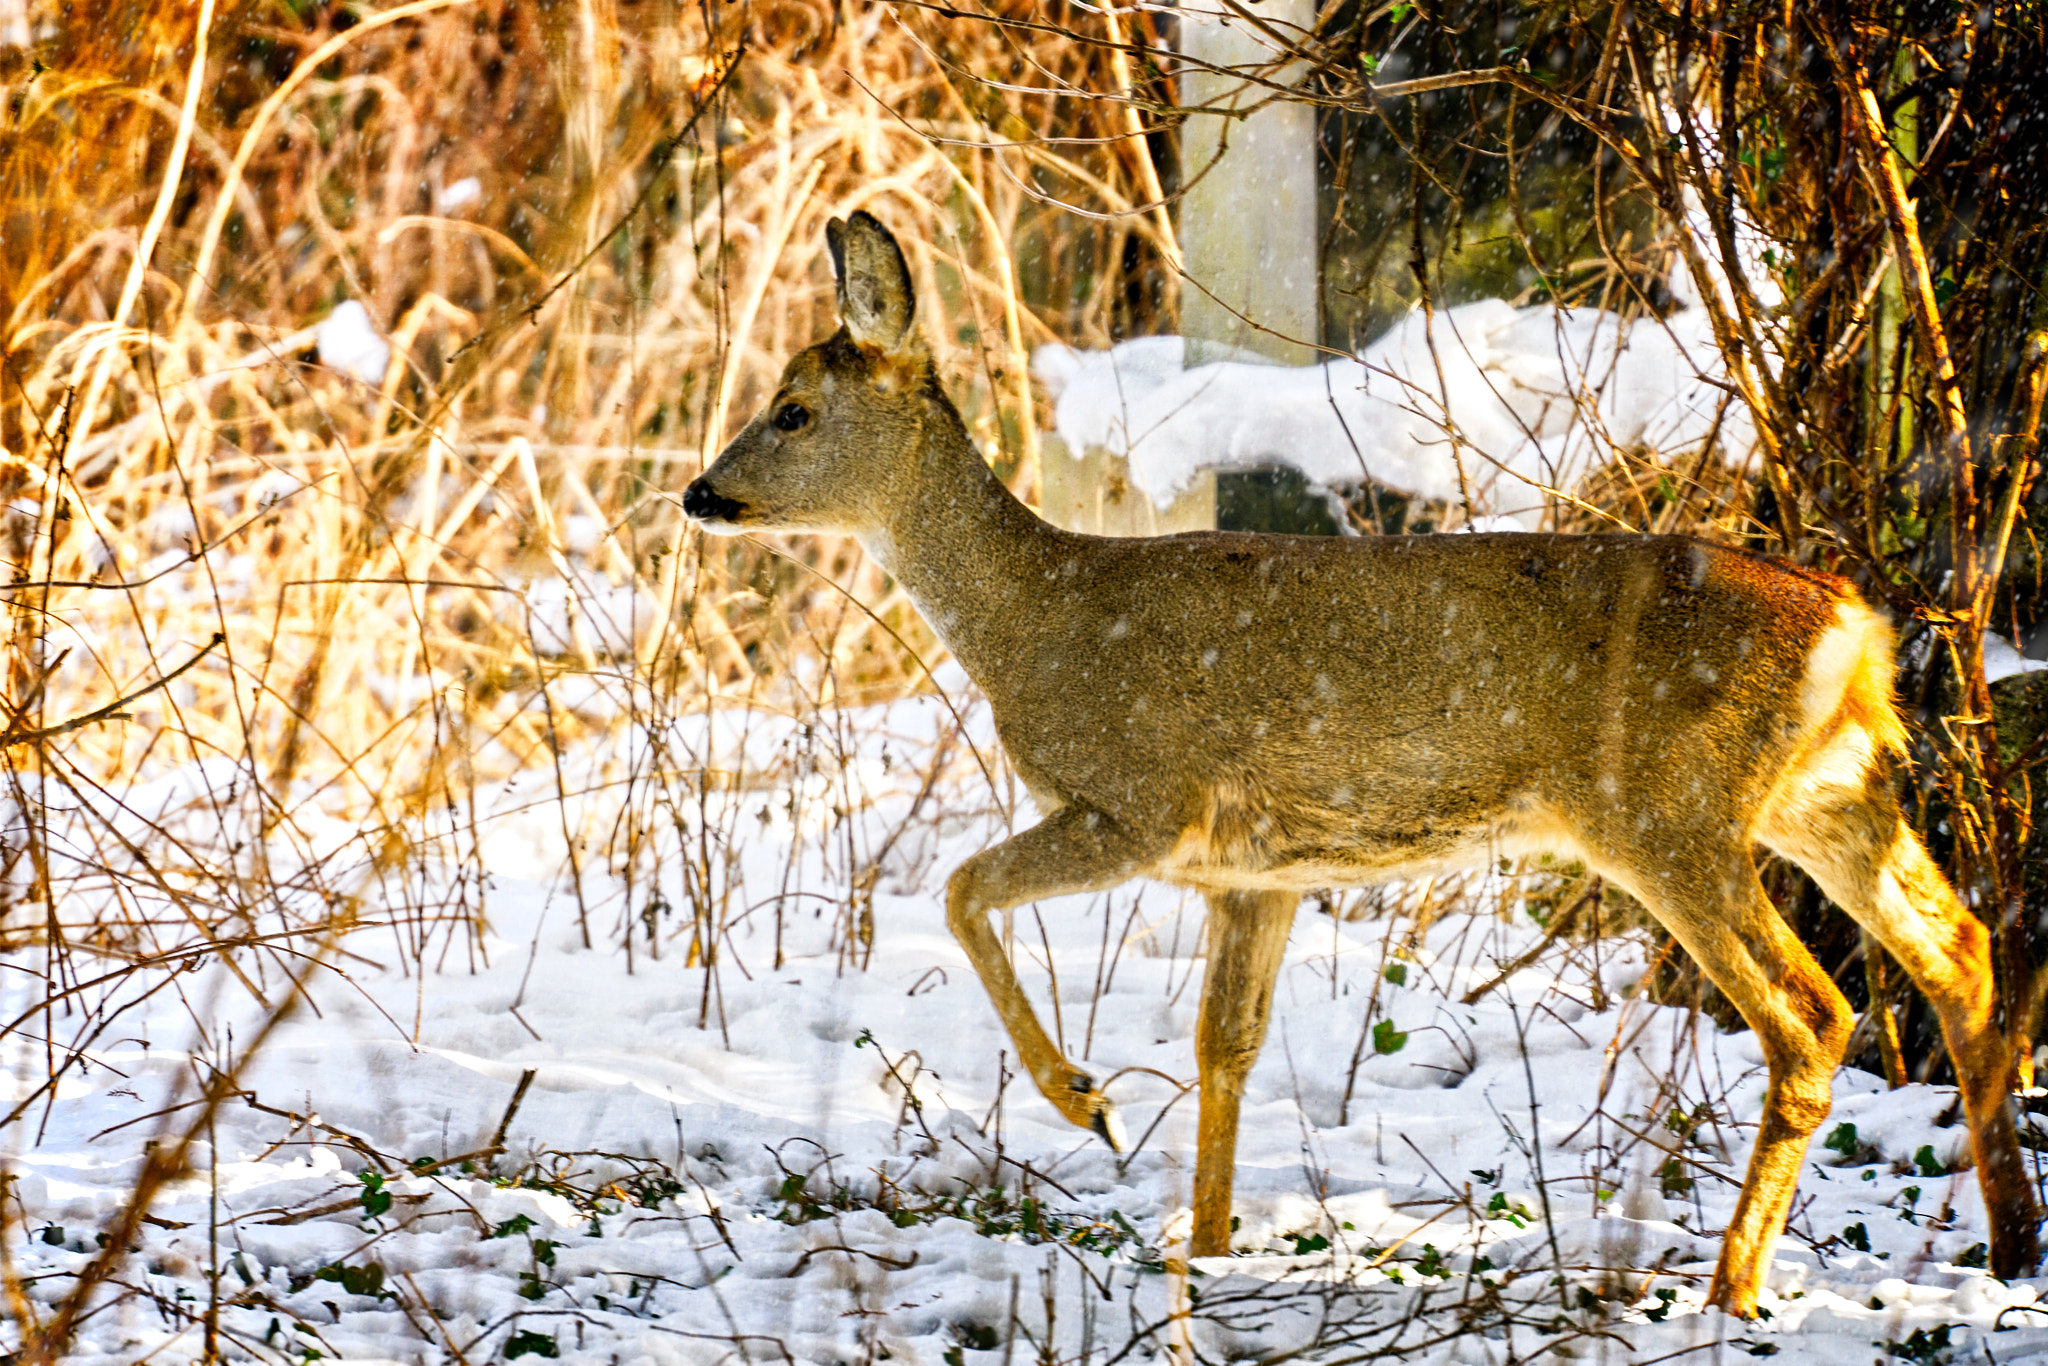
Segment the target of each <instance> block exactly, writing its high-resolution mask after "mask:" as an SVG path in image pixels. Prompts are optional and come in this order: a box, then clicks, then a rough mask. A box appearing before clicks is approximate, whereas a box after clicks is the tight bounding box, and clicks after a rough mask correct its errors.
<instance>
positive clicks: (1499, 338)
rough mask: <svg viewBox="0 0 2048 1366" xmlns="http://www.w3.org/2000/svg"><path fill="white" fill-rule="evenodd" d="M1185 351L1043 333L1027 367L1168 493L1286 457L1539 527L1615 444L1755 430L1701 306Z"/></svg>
mask: <svg viewBox="0 0 2048 1366" xmlns="http://www.w3.org/2000/svg"><path fill="white" fill-rule="evenodd" d="M1184 357H1185V343H1184V342H1183V341H1182V339H1180V338H1178V337H1146V338H1141V339H1138V340H1135V341H1128V342H1123V343H1121V344H1119V345H1118V346H1116V347H1113V348H1112V349H1110V350H1108V351H1098V352H1082V351H1075V350H1073V349H1072V348H1070V347H1066V346H1046V347H1042V348H1041V349H1040V350H1039V352H1038V353H1037V355H1036V356H1035V357H1034V358H1033V361H1032V373H1033V374H1035V375H1036V376H1037V377H1038V378H1039V380H1040V381H1041V382H1042V383H1044V384H1045V386H1046V388H1047V390H1048V391H1049V392H1051V393H1052V395H1053V397H1054V399H1055V424H1056V426H1057V428H1058V431H1059V434H1060V437H1061V438H1062V439H1063V440H1064V441H1065V442H1066V444H1067V446H1068V448H1069V449H1070V450H1072V451H1074V452H1076V453H1078V452H1079V451H1081V450H1083V449H1085V448H1087V447H1091V446H1096V447H1102V448H1104V449H1107V450H1109V451H1111V452H1113V453H1115V454H1117V455H1121V456H1123V457H1125V458H1126V459H1127V460H1128V461H1129V462H1130V467H1131V477H1132V480H1133V482H1135V483H1136V484H1137V485H1138V487H1139V488H1141V489H1143V490H1144V491H1145V493H1146V494H1147V495H1148V496H1149V497H1150V498H1151V499H1152V500H1153V502H1154V503H1155V504H1156V505H1158V506H1159V507H1161V508H1164V507H1166V506H1167V505H1168V504H1170V503H1171V502H1172V501H1173V499H1174V497H1175V496H1176V495H1177V494H1179V493H1180V492H1181V490H1183V489H1185V488H1186V487H1187V486H1188V484H1189V483H1190V482H1192V481H1193V479H1194V478H1195V476H1196V474H1197V473H1198V472H1199V471H1201V470H1205V469H1245V468H1250V467H1254V466H1261V465H1284V466H1289V467H1291V468H1293V469H1296V470H1298V471H1300V472H1301V473H1302V474H1303V475H1304V476H1306V477H1307V478H1309V479H1311V480H1313V481H1315V482H1317V483H1319V484H1324V485H1327V486H1335V487H1343V486H1350V485H1357V484H1361V483H1367V482H1370V483H1375V484H1380V485H1384V486H1386V487H1388V488H1391V489H1395V490H1398V491H1400V492H1403V493H1407V494H1411V495H1414V496H1417V497H1421V498H1426V499H1431V500H1437V501H1450V500H1461V499H1462V498H1463V497H1464V496H1465V493H1466V491H1467V490H1468V489H1469V492H1470V495H1471V498H1472V505H1473V513H1474V515H1475V517H1476V516H1478V515H1480V514H1488V515H1491V516H1493V517H1496V518H1503V517H1504V518H1509V519H1512V520H1513V521H1514V522H1515V523H1516V524H1517V525H1521V526H1526V527H1529V528H1532V529H1533V528H1534V527H1535V526H1537V525H1538V524H1539V522H1540V518H1541V514H1542V511H1543V506H1544V503H1545V500H1546V499H1547V498H1548V497H1550V496H1553V494H1554V493H1555V492H1566V493H1568V492H1570V490H1571V489H1572V487H1573V486H1574V485H1575V484H1576V483H1577V482H1578V481H1579V480H1580V479H1582V478H1583V477H1584V476H1585V475H1586V474H1588V473H1589V472H1591V471H1592V470H1593V469H1596V468H1598V466H1599V465H1600V464H1601V463H1603V462H1604V461H1605V459H1606V458H1607V457H1608V455H1609V454H1610V453H1611V452H1612V451H1613V450H1616V449H1647V450H1650V451H1653V452H1656V453H1658V454H1660V455H1662V456H1665V457H1667V458H1669V457H1679V456H1683V455H1686V454H1689V453H1691V452H1695V451H1697V450H1699V449H1700V448H1701V446H1702V445H1703V443H1705V442H1707V441H1709V440H1712V441H1715V442H1717V444H1718V446H1719V449H1720V450H1721V452H1722V453H1723V456H1724V458H1726V459H1729V460H1730V461H1736V460H1740V459H1741V458H1743V457H1745V456H1747V454H1748V453H1749V451H1750V449H1751V447H1752V446H1753V444H1754V432H1753V429H1752V427H1751V424H1750V421H1749V414H1748V411H1747V410H1746V409H1744V408H1743V407H1742V406H1741V405H1740V404H1739V403H1738V402H1736V401H1734V400H1733V399H1732V398H1731V396H1730V395H1729V393H1728V391H1727V389H1726V388H1725V387H1724V386H1723V384H1722V383H1721V381H1720V373H1719V353H1718V351H1717V350H1716V349H1715V347H1714V343H1713V335H1712V330H1711V327H1710V325H1709V323H1708V319H1707V316H1706V312H1705V310H1703V309H1697V308H1688V309H1682V310H1680V311H1679V312H1677V313H1675V314H1673V315H1672V316H1671V317H1669V318H1666V319H1663V320H1661V321H1659V320H1652V319H1644V320H1636V321H1630V320H1625V319H1623V318H1621V317H1619V316H1617V315H1615V314H1612V313H1607V312H1603V311H1600V310H1597V309H1578V310H1557V309H1552V308H1548V307H1538V308H1525V309H1517V308H1515V307H1513V306H1512V305H1510V304H1508V303H1506V302H1504V301H1501V300H1498V299H1489V300H1484V301H1481V302H1478V303H1472V304H1465V305H1462V306H1460V307H1457V308H1452V309H1447V310H1444V311H1442V312H1440V313H1437V314H1436V315H1435V316H1434V318H1433V319H1432V318H1430V317H1427V316H1425V315H1424V314H1423V313H1422V312H1420V311H1417V312H1414V313H1411V314H1409V315H1408V316H1407V317H1406V318H1404V319H1403V320H1402V321H1401V322H1400V323H1399V324H1398V325H1396V326H1395V327H1394V328H1393V329H1391V330H1390V331H1388V332H1387V333H1385V334H1384V335H1382V336H1381V337H1379V338H1377V339H1376V340H1374V341H1373V342H1372V343H1371V344H1369V345H1368V346H1367V347H1366V348H1365V350H1364V352H1363V353H1362V354H1361V355H1359V356H1358V357H1357V358H1356V359H1348V358H1347V359H1339V360H1334V361H1331V362H1329V363H1328V364H1325V365H1315V366H1301V367H1293V366H1274V365H1262V364H1255V363H1250V362H1246V361H1224V362H1218V363H1214V364H1209V365H1201V366H1196V367H1195V368H1193V369H1184V368H1182V361H1183V359H1184ZM1461 466H1462V479H1461V474H1460V468H1461ZM1461 485H1462V486H1463V487H1461Z"/></svg>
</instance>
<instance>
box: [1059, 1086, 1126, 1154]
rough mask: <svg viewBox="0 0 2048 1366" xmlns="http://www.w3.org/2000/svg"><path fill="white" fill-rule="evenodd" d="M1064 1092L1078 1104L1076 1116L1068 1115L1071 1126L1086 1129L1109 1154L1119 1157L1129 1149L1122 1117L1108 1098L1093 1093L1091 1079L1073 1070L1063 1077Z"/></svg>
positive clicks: (1096, 1092)
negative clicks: (1115, 1154)
mask: <svg viewBox="0 0 2048 1366" xmlns="http://www.w3.org/2000/svg"><path fill="white" fill-rule="evenodd" d="M1067 1090H1068V1091H1070V1092H1072V1093H1073V1095H1074V1096H1075V1098H1076V1100H1077V1101H1078V1102H1079V1103H1078V1105H1077V1106H1076V1108H1077V1109H1078V1110H1079V1112H1080V1113H1079V1114H1072V1113H1071V1112H1070V1117H1071V1118H1073V1120H1074V1122H1075V1123H1077V1124H1079V1125H1080V1126H1081V1127H1083V1128H1085V1129H1089V1130H1091V1131H1093V1132H1094V1134H1095V1135H1096V1136H1097V1137H1098V1138H1100V1139H1101V1140H1102V1141H1103V1142H1104V1143H1107V1144H1108V1145H1109V1150H1110V1151H1111V1152H1115V1153H1120V1152H1122V1151H1124V1149H1126V1148H1128V1147H1129V1146H1130V1135H1129V1134H1127V1133H1126V1132H1124V1120H1123V1116H1122V1115H1120V1114H1118V1113H1117V1109H1116V1105H1115V1104H1114V1103H1113V1102H1112V1101H1111V1100H1110V1098H1109V1097H1108V1096H1105V1095H1103V1094H1102V1092H1101V1091H1100V1090H1098V1089H1097V1084H1096V1081H1095V1078H1093V1077H1091V1076H1089V1075H1088V1074H1087V1073H1086V1072H1083V1071H1081V1070H1080V1069H1079V1068H1075V1069H1074V1070H1073V1071H1071V1072H1069V1073H1068V1074H1067Z"/></svg>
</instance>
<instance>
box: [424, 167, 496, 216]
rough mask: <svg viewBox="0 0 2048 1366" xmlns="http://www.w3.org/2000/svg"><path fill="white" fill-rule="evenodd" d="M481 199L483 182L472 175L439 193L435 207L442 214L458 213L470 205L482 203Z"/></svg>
mask: <svg viewBox="0 0 2048 1366" xmlns="http://www.w3.org/2000/svg"><path fill="white" fill-rule="evenodd" d="M483 197H484V184H483V182H482V181H481V180H478V179H477V178H476V177H475V176H473V175H470V176H464V177H463V178H462V179H460V180H458V181H456V182H455V183H454V184H453V185H450V186H449V187H448V188H447V189H445V190H443V191H441V195H440V199H439V202H438V203H437V204H436V205H435V207H436V208H438V209H440V211H441V212H442V213H444V214H448V213H459V212H461V211H462V210H463V209H466V208H468V207H469V206H470V205H472V204H480V203H482V202H483Z"/></svg>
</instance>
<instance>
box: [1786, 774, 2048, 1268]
mask: <svg viewBox="0 0 2048 1366" xmlns="http://www.w3.org/2000/svg"><path fill="white" fill-rule="evenodd" d="M1762 838H1763V840H1764V842H1765V843H1766V844H1768V845H1770V846H1771V847H1772V848H1773V849H1776V850H1777V851H1778V852H1780V853H1782V854H1784V855H1785V856H1786V857H1788V858H1790V859H1792V860H1793V861H1794V862H1796V863H1798V864H1799V866H1800V867H1802V868H1804V869H1806V871H1807V872H1808V873H1810V874H1812V876H1813V879H1814V881H1816V882H1818V883H1819V884H1820V886H1821V890H1822V891H1824V892H1826V893H1827V894H1828V896H1829V898H1830V899H1832V900H1833V901H1834V903H1835V904H1836V905H1838V906H1840V907H1841V908H1842V909H1843V910H1845V911H1847V912H1848V913H1849V915H1850V916H1852V917H1853V918H1854V919H1855V920H1856V922H1857V923H1858V924H1860V925H1861V926H1863V928H1864V929H1866V930H1868V931H1869V932H1870V933H1871V934H1872V935H1873V936H1875V937H1876V938H1877V940H1878V942H1879V943H1881V944H1883V945H1884V947H1885V950H1886V952H1888V953H1890V954H1891V956H1892V957H1893V958H1895V959H1897V960H1898V961H1899V964H1900V966H1902V967H1904V968H1905V969H1906V972H1907V974H1908V975H1909V976H1911V977H1912V979H1913V981H1914V983H1915V985H1917V986H1918V987H1919V988H1920V990H1921V991H1922V992H1923V993H1925V994H1926V996H1927V999H1928V1001H1929V1003H1930V1004H1932V1005H1933V1007H1934V1011H1935V1014H1936V1015H1937V1016H1939V1017H1940V1020H1941V1031H1942V1035H1943V1037H1944V1038H1945V1039H1946V1040H1947V1043H1948V1052H1949V1057H1950V1058H1951V1059H1953V1060H1954V1062H1955V1065H1956V1078H1957V1081H1958V1082H1959V1083H1960V1086H1961V1089H1962V1093H1963V1108H1964V1111H1965V1113H1966V1114H1967V1115H1968V1116H1969V1121H1970V1147H1971V1152H1972V1156H1973V1157H1974V1158H1975V1159H1976V1164H1977V1180H1978V1183H1979V1184H1980V1185H1981V1186H1982V1188H1983V1191H1984V1206H1985V1209H1986V1210H1987V1212H1988V1213H1989V1215H1990V1218H1991V1270H1992V1272H1993V1274H1995V1275H1998V1276H2003V1277H2007V1278H2010V1277H2014V1276H2027V1275H2032V1274H2033V1271H2034V1267H2035V1264H2036V1263H2037V1262H2038V1261H2039V1260H2040V1245H2039V1242H2038V1216H2037V1213H2036V1211H2035V1207H2034V1193H2033V1185H2032V1183H2031V1182H2030V1181H2029V1180H2028V1179H2027V1170H2026V1164H2025V1162H2024V1161H2023V1160H2022V1158H2021V1156H2020V1145H2019V1134H2018V1131H2017V1129H2016V1127H2015V1124H2014V1117H2013V1109H2012V1102H2011V1099H2010V1096H2009V1094H2008V1081H2009V1072H2010V1068H2011V1063H2012V1056H2011V1051H2010V1044H2009V1043H2008V1041H2007V1039H2006V1037H2005V1033H2004V1031H2003V1030H2002V1029H2000V1028H1999V1025H1998V1021H1997V1018H1996V1011H1995V1009H1994V996H1993V982H1992V966H1991V945H1990V938H1991V936H1990V933H1989V932H1988V931H1987V930H1986V929H1985V927H1984V924H1983V922H1981V921H1980V920H1978V919H1977V917H1976V916H1974V915H1972V914H1970V912H1969V911H1968V910H1967V909H1966V908H1965V907H1964V906H1963V904H1962V902H1961V901H1960V900H1959V899H1958V898H1957V897H1956V894H1955V892H1954V891H1953V890H1952V889H1951V888H1950V887H1949V885H1948V880H1947V879H1946V878H1944V877H1943V876H1942V875H1941V871H1940V870H1939V869H1938V868H1936V867H1935V866H1934V862H1933V860H1932V859H1930V858H1929V857H1928V856H1927V850H1926V848H1925V846H1923V845H1922V844H1921V843H1920V839H1919V836H1917V835H1915V834H1914V833H1913V830H1912V827H1910V826H1908V825H1907V824H1906V822H1905V818H1904V817H1903V816H1902V815H1901V814H1900V812H1899V808H1898V802H1897V799H1896V798H1894V797H1893V796H1892V793H1891V789H1890V786H1889V784H1888V783H1887V782H1886V781H1885V780H1884V777H1883V775H1882V774H1881V773H1877V772H1872V773H1870V774H1868V775H1867V776H1866V778H1865V780H1864V782H1862V783H1861V784H1860V785H1854V786H1852V785H1850V784H1847V783H1843V784H1832V785H1829V786H1827V787H1824V788H1821V789H1819V790H1809V791H1808V792H1807V793H1805V794H1803V795H1802V797H1801V799H1800V800H1799V801H1798V802H1797V803H1796V804H1794V805H1789V806H1788V807H1787V809H1786V810H1784V811H1783V812H1780V813H1774V814H1773V816H1772V818H1771V819H1770V820H1769V822H1768V824H1767V825H1766V828H1765V829H1764V830H1763V832H1762Z"/></svg>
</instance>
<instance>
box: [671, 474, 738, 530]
mask: <svg viewBox="0 0 2048 1366" xmlns="http://www.w3.org/2000/svg"><path fill="white" fill-rule="evenodd" d="M745 507H746V504H744V503H740V502H736V501H734V500H733V499H731V498H727V497H724V496H723V495H721V494H720V493H718V492H717V490H715V489H713V488H712V487H711V484H710V482H709V481H708V480H707V479H705V478H704V477H703V476H702V475H699V476H698V477H697V478H696V479H694V480H692V481H691V483H690V487H688V488H686V489H684V490H683V513H684V515H686V516H688V517H690V518H692V519H694V520H696V521H699V522H702V523H704V524H705V528H706V529H707V530H712V531H716V530H722V529H726V528H731V527H736V526H737V525H738V524H739V516H740V512H741V511H742V510H743V509H744V508H745Z"/></svg>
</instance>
